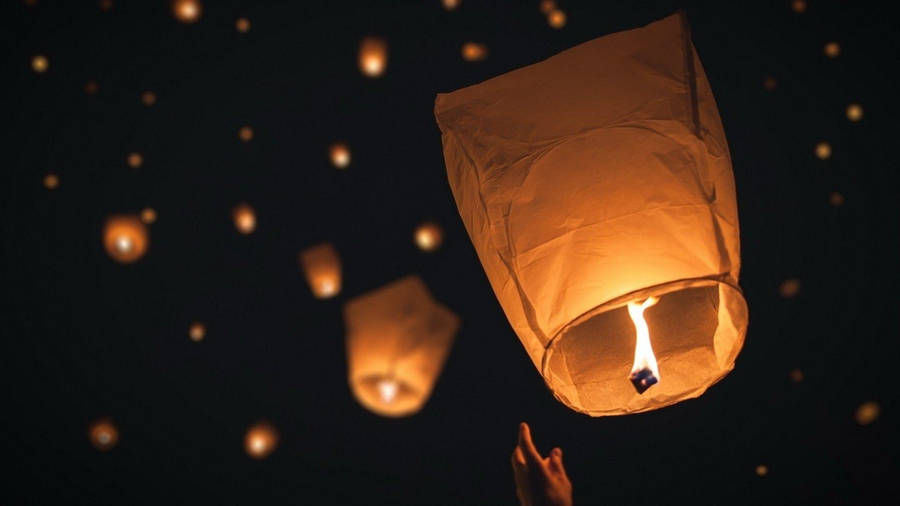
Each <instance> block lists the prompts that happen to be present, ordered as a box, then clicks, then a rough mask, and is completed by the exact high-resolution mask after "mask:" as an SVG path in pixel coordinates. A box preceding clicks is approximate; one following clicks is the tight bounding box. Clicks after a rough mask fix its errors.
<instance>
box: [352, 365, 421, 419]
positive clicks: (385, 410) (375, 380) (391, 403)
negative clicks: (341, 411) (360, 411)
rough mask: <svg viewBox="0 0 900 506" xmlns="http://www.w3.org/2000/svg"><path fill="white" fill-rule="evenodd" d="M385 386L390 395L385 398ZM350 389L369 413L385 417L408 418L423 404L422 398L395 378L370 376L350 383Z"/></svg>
mask: <svg viewBox="0 0 900 506" xmlns="http://www.w3.org/2000/svg"><path fill="white" fill-rule="evenodd" d="M386 384H390V385H391V388H390V391H391V394H390V395H389V396H386V395H385V393H386V389H385V388H384V387H385V385H386ZM350 388H351V390H352V391H353V396H354V397H356V400H357V401H359V403H360V404H362V405H363V407H365V408H366V409H368V410H369V411H372V412H373V413H375V414H378V415H381V416H387V417H401V416H408V415H411V414H413V413H415V412H416V411H418V410H419V409H421V408H422V405H423V404H424V403H425V398H424V396H423V395H422V394H421V393H420V392H419V391H417V390H416V389H414V388H412V386H411V385H410V384H409V383H407V382H406V381H403V380H402V379H400V378H397V377H396V376H390V375H385V374H371V375H367V376H363V377H361V378H358V379H356V380H353V381H351V383H350Z"/></svg>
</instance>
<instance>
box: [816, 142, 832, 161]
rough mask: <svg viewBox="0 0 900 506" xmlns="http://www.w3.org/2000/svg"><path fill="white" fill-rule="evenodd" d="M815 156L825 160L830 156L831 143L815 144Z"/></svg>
mask: <svg viewBox="0 0 900 506" xmlns="http://www.w3.org/2000/svg"><path fill="white" fill-rule="evenodd" d="M816 156H817V157H818V158H819V159H820V160H827V159H828V158H829V157H831V144H828V143H827V142H820V143H818V144H816Z"/></svg>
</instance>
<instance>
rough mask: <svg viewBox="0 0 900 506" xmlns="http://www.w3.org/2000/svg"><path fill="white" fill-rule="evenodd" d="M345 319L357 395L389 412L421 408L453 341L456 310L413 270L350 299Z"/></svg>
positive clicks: (370, 405)
mask: <svg viewBox="0 0 900 506" xmlns="http://www.w3.org/2000/svg"><path fill="white" fill-rule="evenodd" d="M344 323H345V325H346V329H347V361H348V364H347V365H348V375H349V378H348V379H349V382H350V389H351V390H352V391H353V395H354V396H355V397H356V400H357V401H359V403H360V404H362V405H363V406H364V407H366V408H367V409H369V410H370V411H372V412H374V413H376V414H379V415H382V416H388V417H400V416H407V415H411V414H413V413H415V412H417V411H419V410H420V409H422V406H423V405H424V404H425V402H426V401H427V400H428V397H429V396H430V395H431V390H432V388H433V387H434V383H435V381H436V380H437V377H438V375H439V374H440V372H441V368H442V367H443V364H444V360H445V359H446V358H447V353H448V352H449V351H450V345H451V344H453V338H454V336H455V334H456V330H457V328H458V327H459V319H458V318H457V317H456V315H455V314H453V313H452V312H451V311H450V310H449V309H447V308H445V307H444V306H442V305H441V304H439V303H437V302H435V301H434V300H433V299H432V298H431V294H430V293H429V292H428V288H427V287H426V286H425V283H423V282H422V280H421V279H420V278H419V277H417V276H408V277H405V278H402V279H400V280H398V281H395V282H393V283H391V284H389V285H387V286H384V287H381V288H379V289H377V290H374V291H372V292H370V293H368V294H365V295H361V296H359V297H356V298H355V299H353V300H351V301H350V302H348V303H347V304H346V305H345V306H344Z"/></svg>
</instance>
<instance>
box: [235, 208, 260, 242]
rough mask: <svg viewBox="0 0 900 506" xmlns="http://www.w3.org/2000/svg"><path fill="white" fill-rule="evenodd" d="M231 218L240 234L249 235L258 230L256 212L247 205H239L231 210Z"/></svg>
mask: <svg viewBox="0 0 900 506" xmlns="http://www.w3.org/2000/svg"><path fill="white" fill-rule="evenodd" d="M231 218H232V219H233V220H234V227H235V228H236V229H238V232H240V233H242V234H244V235H247V234H250V233H252V232H253V231H254V230H256V211H254V210H253V208H252V207H250V206H249V205H247V204H238V205H237V206H235V208H234V209H232V210H231Z"/></svg>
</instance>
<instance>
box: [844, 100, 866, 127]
mask: <svg viewBox="0 0 900 506" xmlns="http://www.w3.org/2000/svg"><path fill="white" fill-rule="evenodd" d="M862 117H863V108H862V106H861V105H859V104H850V105H848V106H847V119H849V120H850V121H852V122H854V123H855V122H857V121H859V120H861V119H862Z"/></svg>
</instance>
